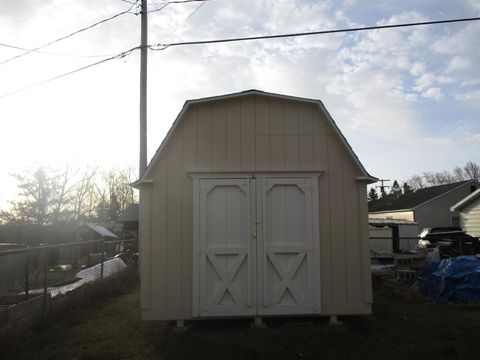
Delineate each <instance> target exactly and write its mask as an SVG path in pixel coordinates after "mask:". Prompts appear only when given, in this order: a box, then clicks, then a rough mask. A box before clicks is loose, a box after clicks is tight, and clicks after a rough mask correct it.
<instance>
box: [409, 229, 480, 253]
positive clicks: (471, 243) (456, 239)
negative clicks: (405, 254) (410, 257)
mask: <svg viewBox="0 0 480 360" xmlns="http://www.w3.org/2000/svg"><path fill="white" fill-rule="evenodd" d="M419 238H420V240H419V242H418V245H419V247H426V248H434V247H438V249H439V251H440V257H441V258H449V257H455V256H460V255H475V254H478V253H480V240H479V238H476V237H474V236H471V235H469V234H467V233H465V231H463V230H462V229H461V228H458V227H438V228H425V229H423V230H422V232H421V233H420V235H419Z"/></svg>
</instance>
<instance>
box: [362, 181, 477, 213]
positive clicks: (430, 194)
mask: <svg viewBox="0 0 480 360" xmlns="http://www.w3.org/2000/svg"><path fill="white" fill-rule="evenodd" d="M467 184H476V185H480V183H478V182H477V181H475V180H467V181H460V182H456V183H452V184H445V185H438V186H432V187H428V188H424V189H419V190H416V191H410V192H407V193H406V194H403V195H400V196H398V195H397V194H390V195H387V196H385V197H383V198H381V199H378V200H374V201H370V202H369V203H368V211H369V212H379V211H398V210H413V209H415V208H417V207H419V206H422V205H424V204H425V203H427V202H430V201H432V200H433V199H435V198H437V197H440V196H444V195H445V194H447V193H449V192H450V191H453V190H456V189H457V188H460V187H463V186H466V185H467Z"/></svg>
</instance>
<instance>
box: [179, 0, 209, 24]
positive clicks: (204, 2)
mask: <svg viewBox="0 0 480 360" xmlns="http://www.w3.org/2000/svg"><path fill="white" fill-rule="evenodd" d="M205 4H206V1H203V2H202V3H201V4H200V5H198V7H197V8H196V9H195V10H193V11H192V13H191V14H190V15H188V16H187V17H186V19H185V20H183V22H186V21H187V20H188V19H190V18H191V17H192V16H193V15H195V13H196V12H197V11H198V10H200V8H201V7H202V6H203V5H205Z"/></svg>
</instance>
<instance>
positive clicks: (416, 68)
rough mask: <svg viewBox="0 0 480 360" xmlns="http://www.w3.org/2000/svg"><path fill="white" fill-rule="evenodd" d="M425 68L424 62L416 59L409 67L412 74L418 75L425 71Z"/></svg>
mask: <svg viewBox="0 0 480 360" xmlns="http://www.w3.org/2000/svg"><path fill="white" fill-rule="evenodd" d="M425 68H426V64H425V62H421V61H416V62H415V63H414V64H413V65H412V67H411V69H410V73H411V74H412V75H413V76H419V75H422V74H423V73H424V72H425Z"/></svg>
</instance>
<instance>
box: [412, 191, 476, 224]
mask: <svg viewBox="0 0 480 360" xmlns="http://www.w3.org/2000/svg"><path fill="white" fill-rule="evenodd" d="M470 185H471V184H465V185H463V186H460V187H459V188H457V189H455V190H452V191H450V192H449V193H447V194H445V195H443V196H440V197H438V198H436V199H434V200H432V201H430V202H429V203H427V204H425V205H423V206H421V207H418V208H416V209H415V221H416V222H418V226H419V227H420V229H422V228H427V227H428V228H431V227H439V226H450V216H451V212H450V207H452V206H453V205H455V204H456V203H458V202H459V201H460V200H462V199H463V198H465V197H467V196H468V195H470V193H471V190H470Z"/></svg>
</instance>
